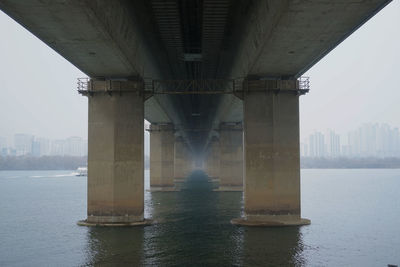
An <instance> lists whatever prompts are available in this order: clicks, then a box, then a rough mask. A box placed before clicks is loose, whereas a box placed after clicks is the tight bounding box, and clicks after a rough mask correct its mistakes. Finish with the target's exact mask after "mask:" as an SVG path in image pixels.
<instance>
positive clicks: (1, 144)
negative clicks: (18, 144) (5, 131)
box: [0, 136, 7, 150]
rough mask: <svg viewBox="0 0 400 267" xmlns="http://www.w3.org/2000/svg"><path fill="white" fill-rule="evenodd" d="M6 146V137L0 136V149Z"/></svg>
mask: <svg viewBox="0 0 400 267" xmlns="http://www.w3.org/2000/svg"><path fill="white" fill-rule="evenodd" d="M6 147H7V138H5V137H2V136H0V150H2V149H3V148H6Z"/></svg>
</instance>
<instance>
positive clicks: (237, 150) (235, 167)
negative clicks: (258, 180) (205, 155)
mask: <svg viewBox="0 0 400 267" xmlns="http://www.w3.org/2000/svg"><path fill="white" fill-rule="evenodd" d="M219 144H220V156H219V158H220V174H219V188H218V189H217V191H242V190H243V130H242V124H241V123H221V124H220V126H219Z"/></svg>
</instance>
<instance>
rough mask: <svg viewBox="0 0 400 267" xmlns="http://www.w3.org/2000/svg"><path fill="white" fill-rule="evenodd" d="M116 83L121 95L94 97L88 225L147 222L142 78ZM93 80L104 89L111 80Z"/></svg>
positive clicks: (91, 109)
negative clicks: (144, 214) (145, 218)
mask: <svg viewBox="0 0 400 267" xmlns="http://www.w3.org/2000/svg"><path fill="white" fill-rule="evenodd" d="M113 83H114V84H117V83H119V84H120V85H121V86H120V87H121V90H122V93H121V94H112V95H111V96H110V95H108V94H106V93H104V92H99V93H95V94H93V95H92V96H89V134H88V141H89V144H88V218H87V222H88V223H96V224H99V223H132V222H137V221H143V205H144V204H143V202H144V199H143V197H144V195H143V190H144V189H143V187H144V180H143V179H144V159H143V153H144V145H143V141H144V134H143V129H144V122H143V116H144V110H143V109H144V107H143V95H142V94H141V90H142V88H141V86H140V85H139V84H138V83H137V82H113ZM92 84H93V90H95V91H104V86H107V85H106V84H108V82H107V81H105V82H103V81H95V82H93V83H92ZM125 90H137V91H136V92H124V91H125Z"/></svg>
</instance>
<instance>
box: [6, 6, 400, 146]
mask: <svg viewBox="0 0 400 267" xmlns="http://www.w3.org/2000/svg"><path fill="white" fill-rule="evenodd" d="M398 14H400V1H393V2H392V3H390V4H389V5H388V6H387V7H385V8H384V9H383V10H382V11H381V12H379V13H378V14H377V15H376V16H374V17H373V18H372V19H371V20H369V21H368V22H367V23H366V24H365V25H363V26H362V27H361V28H360V29H358V30H357V31H356V32H355V33H353V34H352V35H351V36H350V37H349V38H347V39H346V40H345V41H344V42H343V43H341V44H339V45H338V47H336V48H335V49H334V50H333V51H332V52H330V53H329V54H328V55H327V56H325V57H324V58H323V59H322V60H321V61H319V62H318V63H317V64H316V65H315V66H313V67H312V68H311V69H310V70H309V71H307V72H306V73H305V74H304V75H305V76H310V81H311V90H310V93H308V94H307V95H305V96H302V97H300V133H301V139H303V138H304V137H306V136H308V135H310V134H311V133H313V132H314V130H315V129H327V128H331V129H333V130H334V131H335V132H337V133H340V134H344V133H346V132H348V131H350V130H351V129H352V128H354V127H355V126H356V125H359V124H360V123H374V122H379V123H388V124H390V125H392V126H393V127H400V116H398V114H400V105H398V99H400V88H399V84H398V82H397V80H396V78H395V77H397V73H398V64H399V62H400V49H398V48H399V47H400V36H399V34H398V25H400V16H399V15H398ZM0 33H1V34H2V36H3V37H4V40H5V41H3V42H0V59H1V62H0V73H1V75H0V90H1V93H2V95H1V97H0V136H3V137H7V139H8V140H9V139H12V138H13V135H14V134H15V133H31V134H33V135H35V136H48V138H50V139H65V138H67V137H69V136H80V137H82V138H84V139H86V138H87V127H88V125H87V124H88V123H87V122H88V117H87V98H86V97H83V96H81V95H79V94H78V93H77V91H76V81H77V80H76V79H77V78H78V77H84V76H86V75H85V74H84V73H83V72H81V71H80V70H78V69H77V68H76V67H75V66H73V65H72V64H71V63H69V62H68V61H67V60H65V59H64V58H62V57H61V56H60V55H58V54H57V53H56V52H55V51H54V50H52V49H51V48H49V47H48V46H47V45H45V44H44V43H43V42H42V41H40V40H39V39H38V38H36V37H35V36H33V35H32V34H31V33H29V32H28V31H27V30H25V29H24V28H23V27H22V26H21V25H19V24H17V23H16V22H15V21H13V20H12V19H11V18H9V17H8V16H7V15H6V14H4V13H2V12H1V11H0Z"/></svg>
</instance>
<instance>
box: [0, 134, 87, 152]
mask: <svg viewBox="0 0 400 267" xmlns="http://www.w3.org/2000/svg"><path fill="white" fill-rule="evenodd" d="M26 155H29V156H35V157H41V156H86V155H87V139H84V138H81V137H79V136H70V137H68V138H66V139H50V138H47V137H38V136H34V135H32V134H29V133H16V134H14V137H13V140H12V142H7V138H5V137H2V136H0V156H4V157H5V156H26Z"/></svg>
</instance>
